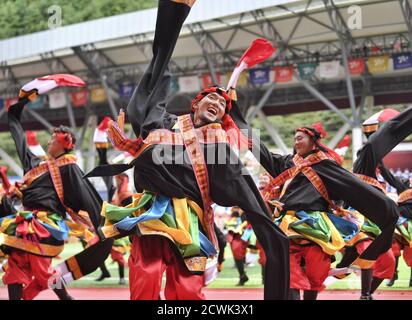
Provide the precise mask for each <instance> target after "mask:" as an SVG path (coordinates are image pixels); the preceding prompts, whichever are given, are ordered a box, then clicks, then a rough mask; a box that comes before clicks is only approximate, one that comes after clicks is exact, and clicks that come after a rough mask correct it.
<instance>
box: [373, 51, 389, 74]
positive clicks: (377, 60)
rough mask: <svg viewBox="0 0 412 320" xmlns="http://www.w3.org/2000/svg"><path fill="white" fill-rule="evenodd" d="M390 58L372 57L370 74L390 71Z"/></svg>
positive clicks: (385, 56)
mask: <svg viewBox="0 0 412 320" xmlns="http://www.w3.org/2000/svg"><path fill="white" fill-rule="evenodd" d="M388 67H389V56H387V55H384V56H377V57H370V58H369V59H368V68H369V71H370V73H382V72H385V71H387V70H388Z"/></svg>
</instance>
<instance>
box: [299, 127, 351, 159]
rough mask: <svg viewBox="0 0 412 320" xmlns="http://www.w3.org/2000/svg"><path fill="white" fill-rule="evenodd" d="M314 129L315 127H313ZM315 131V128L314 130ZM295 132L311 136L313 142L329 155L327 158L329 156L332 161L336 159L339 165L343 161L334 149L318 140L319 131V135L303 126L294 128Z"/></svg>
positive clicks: (319, 137) (319, 136) (320, 136)
mask: <svg viewBox="0 0 412 320" xmlns="http://www.w3.org/2000/svg"><path fill="white" fill-rule="evenodd" d="M314 130H316V129H314ZM316 131H317V130H316ZM296 132H303V133H305V134H307V135H308V136H309V137H311V138H313V140H314V142H315V144H316V145H317V146H318V147H320V149H323V150H324V151H325V152H326V154H327V155H328V156H329V158H330V159H331V160H334V161H336V162H337V163H338V164H339V165H342V163H343V158H342V157H341V156H340V155H338V154H337V153H336V152H335V150H332V149H331V148H329V147H327V146H325V145H324V144H322V143H321V142H320V139H321V138H322V135H321V133H319V135H316V134H315V132H314V131H312V130H310V129H308V128H305V127H302V128H298V129H296ZM317 132H319V131H317Z"/></svg>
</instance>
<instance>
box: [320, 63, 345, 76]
mask: <svg viewBox="0 0 412 320" xmlns="http://www.w3.org/2000/svg"><path fill="white" fill-rule="evenodd" d="M339 68H340V62H339V61H338V60H335V61H325V62H321V63H320V64H319V74H320V77H321V78H326V79H331V78H337V77H338V76H339Z"/></svg>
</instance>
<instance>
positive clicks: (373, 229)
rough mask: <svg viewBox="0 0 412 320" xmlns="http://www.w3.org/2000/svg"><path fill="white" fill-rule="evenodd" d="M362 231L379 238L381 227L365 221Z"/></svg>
mask: <svg viewBox="0 0 412 320" xmlns="http://www.w3.org/2000/svg"><path fill="white" fill-rule="evenodd" d="M361 231H365V232H368V233H371V234H373V235H375V236H379V235H380V234H381V229H379V227H378V226H377V225H376V224H374V223H373V222H372V221H370V220H365V222H364V223H363V225H362V228H361Z"/></svg>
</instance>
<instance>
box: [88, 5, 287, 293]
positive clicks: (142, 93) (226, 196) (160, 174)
mask: <svg viewBox="0 0 412 320" xmlns="http://www.w3.org/2000/svg"><path fill="white" fill-rule="evenodd" d="M189 11H190V8H189V7H188V6H186V5H183V4H179V3H175V2H172V1H169V0H160V1H159V10H158V17H157V24H156V33H155V39H154V44H153V55H154V56H153V59H152V61H151V63H150V65H149V67H148V69H147V70H146V72H145V74H144V75H143V78H142V80H141V81H140V83H139V84H138V86H137V88H136V90H135V92H134V94H133V96H132V98H131V101H130V103H129V105H128V107H127V113H128V117H129V120H130V122H131V124H132V126H133V129H134V132H135V134H136V136H141V137H142V138H146V137H147V135H148V134H149V133H150V132H151V131H152V130H156V129H170V130H171V129H172V127H173V126H174V124H175V123H176V121H177V116H176V115H173V114H170V113H168V112H167V111H166V108H165V102H164V101H165V99H166V96H167V94H168V91H169V84H170V73H169V72H168V70H167V66H168V63H169V60H170V57H171V54H172V52H173V49H174V47H175V44H176V41H177V38H178V36H179V33H180V29H181V26H182V24H183V22H184V20H185V18H186V16H187V15H188V13H189ZM188 111H189V110H188ZM155 147H156V146H151V147H149V148H148V149H146V150H145V151H144V152H143V153H142V154H141V155H139V157H137V158H136V159H135V160H134V161H133V165H134V169H135V170H134V183H135V187H136V189H145V190H149V191H151V192H157V193H161V194H164V195H166V196H168V197H177V198H183V197H188V198H190V199H192V200H194V201H195V202H196V203H197V204H198V205H200V206H201V207H202V198H201V194H200V190H199V188H198V185H197V182H196V178H195V175H194V172H193V168H192V166H191V164H190V163H188V161H181V163H179V164H177V163H170V164H169V161H171V162H176V161H177V162H179V160H181V159H182V157H183V156H184V153H182V152H177V151H176V150H173V152H172V153H171V154H166V155H165V156H166V157H167V158H168V159H167V160H168V161H164V162H162V163H161V164H156V163H154V160H153V151H154V149H155ZM201 147H202V149H203V153H204V154H205V155H206V154H209V155H212V157H213V160H214V164H213V163H207V171H208V177H209V188H210V190H209V191H210V198H211V200H212V201H213V202H215V203H217V204H219V205H221V206H225V207H230V206H239V207H240V208H242V209H243V211H244V212H245V213H246V215H247V220H248V221H250V222H251V224H252V227H253V229H254V231H255V233H256V236H257V238H258V240H259V242H260V244H261V245H262V247H263V249H264V251H265V253H266V256H267V262H266V274H265V289H264V297H265V299H287V298H288V291H289V240H288V238H287V237H286V236H285V235H284V234H283V232H282V231H280V230H279V228H278V227H276V226H275V225H274V224H273V222H272V221H271V219H270V214H269V212H268V211H267V208H266V205H265V203H264V201H263V199H262V197H261V195H260V193H259V190H258V189H257V187H256V185H255V183H254V181H253V179H252V177H251V176H250V175H242V169H243V165H242V164H241V162H240V161H237V162H236V163H234V164H231V163H230V161H229V160H230V159H237V157H236V156H235V154H234V153H233V150H232V149H231V147H230V146H229V145H227V144H218V143H215V144H201ZM218 151H219V152H222V153H225V157H224V159H225V161H223V163H219V161H218V159H219V154H218ZM210 162H213V161H210ZM107 169H108V168H104V169H103V170H95V171H94V174H101V175H105V174H104V173H106V174H115V172H114V171H115V170H114V171H113V172H112V173H109V170H107Z"/></svg>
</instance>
